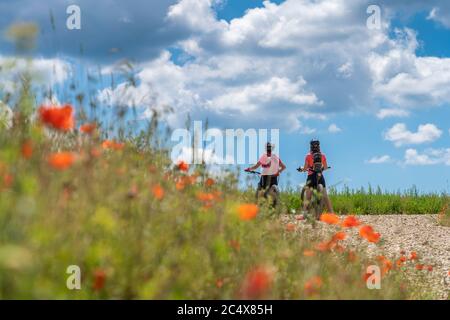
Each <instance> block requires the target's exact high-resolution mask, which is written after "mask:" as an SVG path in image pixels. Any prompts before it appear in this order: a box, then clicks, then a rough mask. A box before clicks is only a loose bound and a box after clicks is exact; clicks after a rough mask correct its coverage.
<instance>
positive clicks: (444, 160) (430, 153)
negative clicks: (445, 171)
mask: <svg viewBox="0 0 450 320" xmlns="http://www.w3.org/2000/svg"><path fill="white" fill-rule="evenodd" d="M405 164H406V165H422V166H423V165H435V164H445V165H447V166H450V148H447V149H427V150H425V151H424V152H423V153H419V152H417V150H416V149H407V150H406V151H405Z"/></svg>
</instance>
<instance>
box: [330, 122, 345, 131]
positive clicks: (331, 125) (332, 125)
mask: <svg viewBox="0 0 450 320" xmlns="http://www.w3.org/2000/svg"><path fill="white" fill-rule="evenodd" d="M341 131H342V129H341V128H339V127H338V126H337V125H336V124H334V123H332V124H330V126H329V127H328V132H330V133H339V132H341Z"/></svg>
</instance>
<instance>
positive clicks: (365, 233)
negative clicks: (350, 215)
mask: <svg viewBox="0 0 450 320" xmlns="http://www.w3.org/2000/svg"><path fill="white" fill-rule="evenodd" d="M359 235H360V236H361V237H362V238H364V239H366V240H367V241H369V242H373V243H377V242H378V241H380V234H379V233H378V232H374V230H373V228H372V227H371V226H368V225H365V226H362V227H361V228H360V229H359Z"/></svg>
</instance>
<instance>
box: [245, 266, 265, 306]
mask: <svg viewBox="0 0 450 320" xmlns="http://www.w3.org/2000/svg"><path fill="white" fill-rule="evenodd" d="M272 282H273V272H272V271H271V270H269V268H267V267H261V266H260V267H256V268H254V269H253V270H251V271H249V272H248V273H247V275H246V276H245V279H244V282H243V284H242V287H241V293H242V297H243V298H244V299H260V298H263V297H265V296H266V295H267V293H268V292H269V290H270V289H271V287H272Z"/></svg>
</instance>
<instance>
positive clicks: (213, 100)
mask: <svg viewBox="0 0 450 320" xmlns="http://www.w3.org/2000/svg"><path fill="white" fill-rule="evenodd" d="M215 3H217V1H212V0H180V1H178V2H177V3H176V4H174V5H172V6H171V7H170V9H169V11H168V13H167V16H166V22H167V23H168V24H170V25H171V26H176V27H177V28H179V29H181V30H184V31H185V32H186V33H187V34H190V36H188V37H186V38H183V40H181V41H179V42H178V43H177V44H176V46H177V47H178V49H180V50H181V53H180V54H178V55H177V57H178V58H177V63H178V64H176V63H174V62H173V59H172V58H171V56H170V54H169V53H168V52H167V51H164V52H162V53H161V54H160V56H159V57H158V58H157V59H154V60H152V61H149V62H147V63H144V64H142V65H140V68H141V71H140V72H139V73H138V74H137V79H138V80H139V83H140V85H139V86H138V88H137V89H136V90H132V92H131V94H132V95H136V97H135V98H132V97H130V99H128V101H131V100H134V101H139V100H140V98H141V97H142V95H144V93H145V92H148V91H149V92H151V95H152V97H153V100H152V103H153V104H155V105H160V106H162V105H166V106H171V107H172V108H173V109H174V110H175V114H173V115H172V116H171V117H170V118H169V120H170V121H171V124H181V123H183V122H184V120H185V118H186V115H187V114H188V113H189V114H190V115H191V117H193V118H194V119H204V118H209V119H210V120H211V121H216V124H218V122H219V123H220V124H219V125H224V126H226V125H228V126H236V125H239V126H243V127H245V126H249V127H255V126H259V127H268V126H270V127H277V128H283V129H290V130H299V131H300V132H301V131H305V130H306V131H308V130H310V129H309V128H305V127H304V126H303V124H302V121H303V120H304V119H307V118H308V117H315V118H317V119H324V118H326V115H329V114H335V113H337V112H341V111H348V110H351V111H356V112H358V111H361V110H362V109H365V110H362V111H367V110H370V111H372V112H373V111H374V110H375V112H378V113H377V117H378V118H380V119H383V118H387V117H394V116H396V117H405V116H407V115H408V114H409V112H410V111H408V109H409V108H412V107H416V108H420V107H423V106H424V105H425V106H427V107H428V106H438V105H442V104H443V103H446V102H447V101H449V100H450V78H449V77H448V74H450V59H443V58H436V57H418V56H416V53H415V52H416V50H417V48H418V41H417V39H416V34H415V32H414V31H413V30H410V29H404V30H396V31H395V32H394V33H393V34H394V35H392V34H391V32H390V31H392V30H389V23H390V21H389V18H390V15H389V14H385V15H383V21H382V25H381V29H379V30H369V29H368V28H367V27H366V25H365V23H364V22H361V13H364V12H365V11H366V8H367V4H368V1H365V0H327V1H320V0H319V1H312V0H303V1H298V0H286V1H284V2H282V3H280V4H275V3H272V2H270V1H264V3H263V6H262V7H258V8H253V9H249V10H247V11H246V12H245V14H244V15H243V16H241V17H237V18H235V19H232V20H231V21H229V22H227V21H225V20H219V19H218V18H217V16H216V14H215V12H214V10H213V9H212V7H213V6H214V4H215ZM180 57H181V58H180ZM110 95H113V96H114V94H113V93H110ZM116 95H117V96H122V95H121V92H119V91H118V92H117V94H116ZM380 105H390V109H381V110H379V111H378V109H379V107H380ZM419 140H420V139H419Z"/></svg>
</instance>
